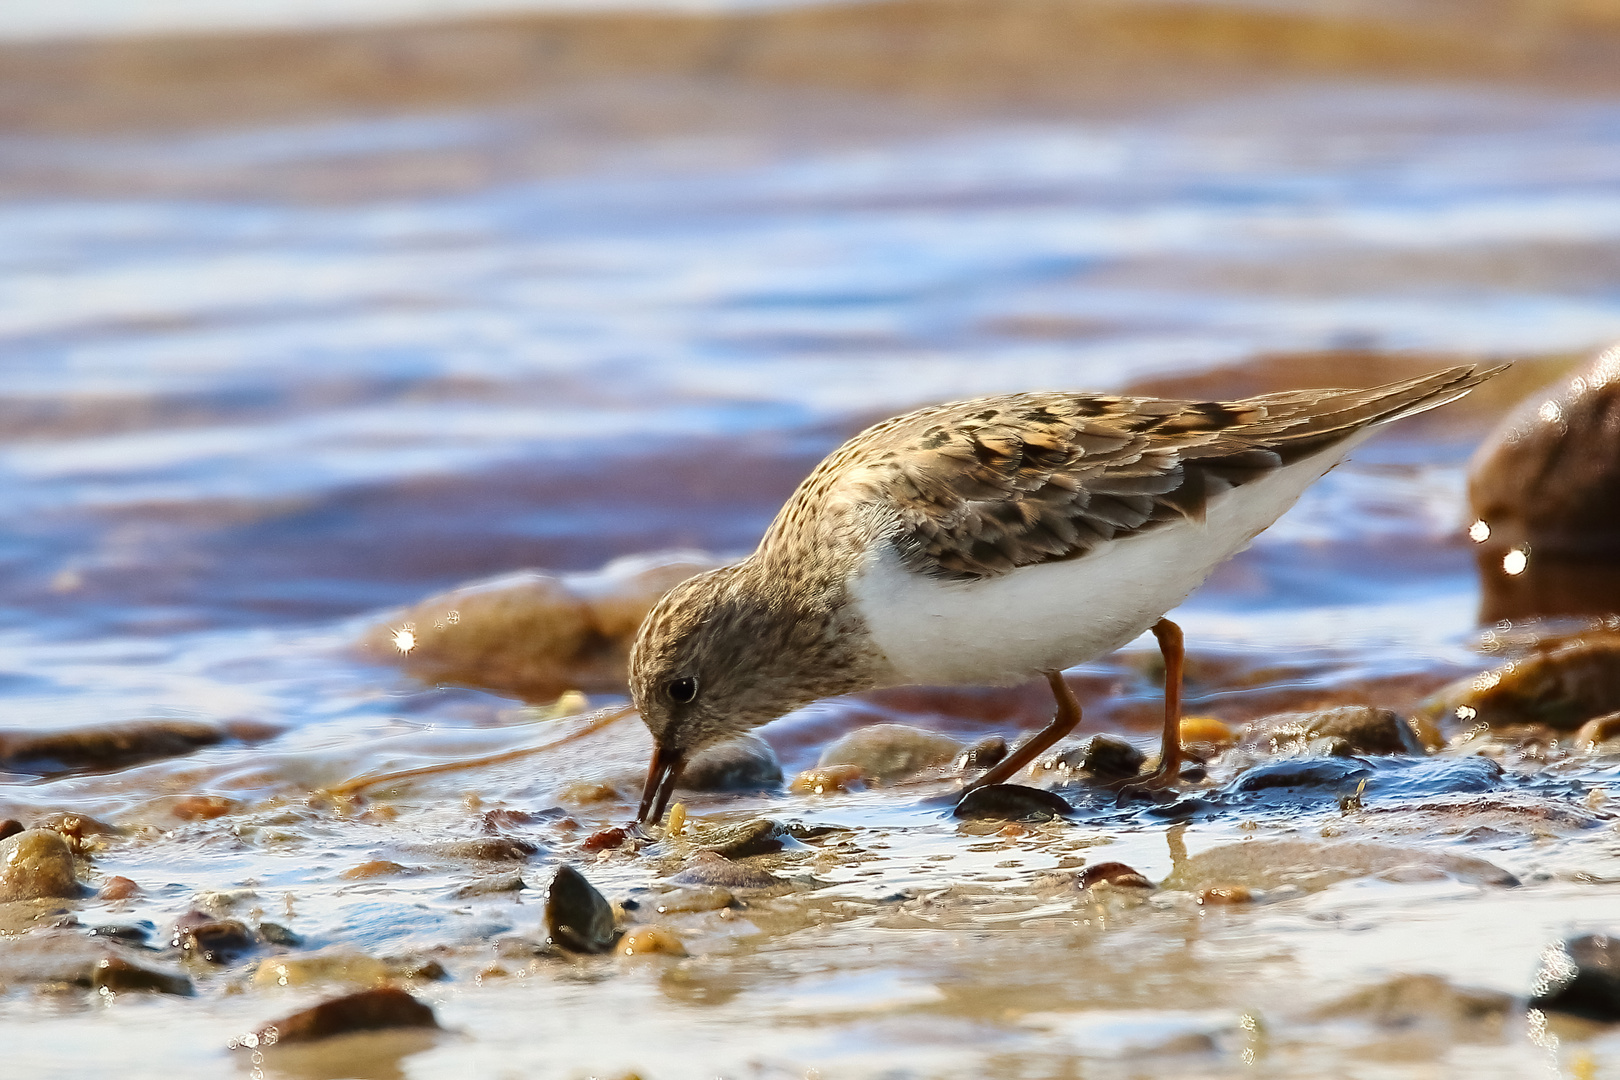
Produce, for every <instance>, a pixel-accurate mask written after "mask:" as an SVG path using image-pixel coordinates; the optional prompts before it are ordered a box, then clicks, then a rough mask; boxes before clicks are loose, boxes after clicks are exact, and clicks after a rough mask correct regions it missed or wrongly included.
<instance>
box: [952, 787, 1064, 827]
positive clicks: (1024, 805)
mask: <svg viewBox="0 0 1620 1080" xmlns="http://www.w3.org/2000/svg"><path fill="white" fill-rule="evenodd" d="M953 813H954V814H955V815H956V816H957V817H959V818H965V819H969V820H986V819H989V820H995V821H1050V820H1052V819H1053V818H1058V817H1068V816H1069V815H1070V814H1072V813H1074V807H1072V806H1070V805H1069V804H1068V802H1067V801H1066V800H1065V799H1064V798H1063V796H1061V795H1058V794H1055V793H1054V792H1050V791H1042V790H1041V789H1040V788H1032V787H1024V786H1023V785H1022V784H991V785H990V786H989V787H982V788H975V789H974V790H973V791H970V792H968V794H967V796H966V797H965V798H963V799H962V801H961V802H959V803H957V804H956V809H955V810H954V811H953Z"/></svg>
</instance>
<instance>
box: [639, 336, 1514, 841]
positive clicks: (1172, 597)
mask: <svg viewBox="0 0 1620 1080" xmlns="http://www.w3.org/2000/svg"><path fill="white" fill-rule="evenodd" d="M1499 370H1501V369H1500V368H1490V369H1481V368H1477V367H1456V368H1449V369H1447V370H1445V371H1438V372H1434V373H1432V374H1429V375H1424V376H1422V377H1420V378H1415V379H1409V380H1407V381H1404V382H1397V383H1390V384H1388V385H1385V386H1378V387H1373V388H1371V389H1366V390H1304V391H1293V392H1287V393H1279V394H1266V395H1263V396H1261V397H1254V398H1248V399H1245V400H1242V401H1231V402H1213V401H1163V400H1158V399H1152V398H1131V397H1111V396H1105V395H1098V394H1087V393H1062V392H1059V393H1031V394H1008V395H1003V396H996V397H983V398H975V399H973V400H972V401H960V402H954V403H951V404H947V405H937V406H934V407H932V408H927V409H920V410H918V411H916V412H910V413H906V414H905V415H903V416H897V417H895V418H894V419H892V420H885V421H884V422H882V423H880V424H878V425H876V426H874V427H871V428H868V429H867V430H866V431H864V432H862V433H861V434H859V435H857V436H855V437H854V438H853V439H851V440H850V441H849V442H847V443H845V444H844V445H843V446H842V447H840V448H839V449H838V450H837V451H835V452H834V453H833V454H832V455H831V456H829V457H828V458H827V459H826V460H825V461H823V462H822V463H821V464H820V465H818V466H817V467H816V469H815V471H813V472H812V473H811V474H810V476H809V477H808V478H807V479H806V480H805V481H804V482H803V483H802V484H800V485H799V488H798V490H797V491H795V492H794V493H793V496H792V497H791V498H790V499H788V501H787V504H786V505H785V506H783V508H782V510H781V512H780V513H778V514H777V516H776V520H775V521H774V522H772V524H771V527H770V529H769V530H768V531H767V532H766V534H765V538H764V539H763V540H762V541H761V542H760V545H759V548H758V549H757V550H756V551H754V553H753V554H751V555H749V556H748V557H747V558H745V559H743V560H742V561H741V562H737V563H734V564H732V565H730V566H725V567H721V568H720V569H718V570H712V571H709V572H708V573H704V574H699V575H698V576H697V577H694V578H692V579H690V580H688V581H686V582H683V583H682V584H680V585H678V586H676V587H675V588H674V589H672V590H671V591H670V592H669V593H668V594H667V595H666V596H664V598H663V599H662V600H660V601H659V602H658V604H657V605H656V606H655V607H654V608H653V609H652V611H651V612H649V613H648V615H647V618H646V620H645V621H644V622H643V623H642V625H641V629H640V631H639V632H638V634H637V637H636V643H635V647H634V649H633V651H632V652H631V657H630V686H631V693H632V695H633V697H634V700H635V705H636V708H637V709H638V710H639V712H640V713H641V717H642V719H643V720H644V721H645V722H646V724H647V727H648V728H649V729H650V730H651V732H652V736H653V744H654V750H653V756H652V764H651V767H650V768H649V769H648V771H647V786H646V789H645V792H644V794H643V796H642V800H641V807H640V811H639V814H638V816H637V821H638V822H645V821H649V820H650V821H658V820H659V819H660V818H662V817H663V814H664V808H665V806H666V805H667V804H668V802H669V799H670V795H671V794H672V792H673V791H674V788H675V783H676V781H677V780H678V779H679V777H680V773H681V768H682V766H683V764H684V763H685V761H686V760H687V759H688V758H689V757H690V756H691V755H692V753H694V752H695V751H697V750H701V749H702V748H703V747H705V746H707V745H709V744H710V743H713V742H716V741H718V740H721V739H725V738H729V737H731V736H734V735H737V734H740V733H741V732H743V731H746V730H748V729H749V728H753V727H757V726H758V725H760V724H764V723H767V722H768V721H771V720H774V719H776V718H777V717H779V716H781V715H783V714H784V713H787V712H789V711H791V710H793V709H796V708H798V707H799V706H801V705H805V704H808V703H809V702H811V701H815V700H817V699H818V698H823V697H830V696H833V695H837V694H848V693H854V692H856V691H860V690H869V689H873V688H875V687H883V686H899V685H915V684H925V685H927V684H933V685H938V684H964V683H965V684H979V685H1006V684H1011V683H1016V682H1021V681H1024V680H1026V679H1032V678H1035V677H1038V676H1044V677H1045V678H1046V680H1047V682H1048V683H1049V684H1050V685H1051V688H1052V693H1053V696H1054V697H1055V698H1056V700H1057V714H1056V716H1055V717H1054V719H1053V720H1052V722H1051V723H1050V724H1049V725H1048V726H1047V727H1045V728H1043V729H1042V730H1041V731H1039V732H1037V733H1036V734H1034V735H1033V736H1031V737H1030V738H1029V739H1028V740H1026V741H1025V742H1024V743H1023V744H1022V745H1020V746H1019V747H1018V748H1017V749H1016V750H1014V751H1013V752H1012V753H1010V754H1009V755H1008V756H1007V757H1006V758H1005V759H1004V760H1003V761H1001V762H1000V763H999V764H997V765H996V766H995V767H993V768H991V769H990V770H989V771H987V772H986V773H984V774H983V775H982V776H980V777H978V778H977V779H976V780H974V781H973V783H972V784H970V785H968V787H967V788H966V789H964V794H965V793H966V791H970V790H973V789H974V788H978V787H983V786H985V785H988V784H997V783H1002V782H1004V781H1006V780H1007V779H1008V778H1010V777H1012V776H1014V775H1016V774H1017V773H1018V771H1019V770H1021V769H1023V768H1024V767H1025V766H1026V765H1028V764H1029V763H1030V762H1032V761H1034V760H1035V758H1036V757H1037V756H1038V755H1039V754H1040V753H1041V752H1043V751H1044V750H1046V749H1047V748H1048V747H1050V746H1051V745H1052V744H1053V743H1055V742H1057V741H1058V740H1059V739H1061V738H1062V737H1063V736H1064V735H1066V734H1068V733H1069V732H1070V731H1072V730H1073V729H1074V727H1075V725H1076V724H1077V723H1079V721H1080V706H1079V704H1078V703H1077V702H1076V701H1075V699H1074V695H1073V693H1072V692H1071V691H1070V689H1069V688H1068V685H1067V684H1066V683H1065V682H1064V681H1063V678H1062V676H1061V674H1060V673H1061V672H1062V671H1063V670H1064V669H1065V668H1068V667H1072V666H1074V665H1075V664H1080V663H1084V662H1085V661H1087V660H1091V659H1094V658H1096V657H1098V656H1101V655H1103V654H1105V653H1108V652H1111V651H1113V650H1114V649H1117V648H1119V647H1120V646H1122V645H1124V644H1126V643H1127V642H1129V641H1132V640H1134V639H1135V638H1137V637H1138V636H1140V635H1141V634H1142V633H1143V632H1144V631H1148V630H1151V631H1152V632H1153V634H1154V636H1155V637H1156V638H1157V640H1158V644H1159V648H1160V650H1161V652H1162V653H1163V655H1164V666H1165V689H1164V702H1165V710H1164V713H1165V715H1164V734H1163V748H1162V752H1161V754H1160V758H1159V766H1158V770H1157V771H1156V772H1155V773H1154V774H1153V775H1152V776H1151V777H1148V778H1146V780H1145V781H1143V783H1145V784H1146V785H1150V786H1155V785H1166V784H1171V783H1174V782H1175V780H1176V779H1177V777H1178V775H1179V771H1180V764H1181V738H1180V725H1181V709H1180V696H1181V666H1182V635H1181V630H1180V628H1179V627H1177V626H1176V624H1175V623H1173V622H1171V621H1170V620H1168V619H1166V618H1164V617H1163V616H1164V614H1165V613H1166V612H1167V611H1170V610H1171V609H1172V608H1174V607H1176V606H1177V605H1178V604H1180V603H1181V602H1182V601H1183V600H1185V599H1186V598H1187V595H1188V594H1189V593H1191V592H1192V591H1193V589H1195V588H1197V586H1198V585H1199V584H1200V583H1201V582H1202V581H1203V580H1204V578H1205V577H1207V576H1208V575H1209V573H1210V571H1212V570H1213V569H1214V568H1215V567H1216V566H1217V565H1218V564H1219V563H1221V562H1222V561H1223V560H1225V559H1226V558H1228V557H1229V556H1231V555H1233V554H1234V553H1236V552H1238V551H1240V550H1242V549H1243V548H1244V547H1246V546H1247V545H1248V544H1249V542H1250V541H1251V540H1253V539H1254V537H1255V536H1256V535H1257V534H1258V533H1259V532H1260V531H1261V530H1263V529H1264V528H1266V526H1268V525H1270V524H1271V523H1272V522H1273V521H1275V520H1276V519H1277V518H1278V517H1279V516H1281V515H1282V513H1283V511H1285V510H1287V509H1288V507H1289V506H1291V505H1293V503H1294V501H1295V500H1296V499H1297V498H1298V497H1299V495H1300V493H1301V492H1303V491H1304V490H1305V489H1306V488H1307V487H1308V486H1310V484H1311V483H1312V482H1313V481H1314V480H1316V479H1317V478H1318V477H1320V476H1321V475H1322V474H1323V473H1325V472H1327V471H1328V470H1329V469H1331V468H1332V467H1333V466H1334V465H1337V464H1338V463H1339V462H1340V461H1341V460H1342V459H1343V458H1344V456H1345V455H1346V454H1348V453H1349V452H1350V450H1351V449H1352V448H1353V447H1354V446H1356V445H1357V444H1358V443H1360V442H1361V441H1362V440H1364V439H1366V438H1367V437H1368V436H1369V435H1371V434H1372V432H1373V431H1374V430H1375V429H1377V428H1378V427H1379V426H1381V425H1383V424H1386V423H1388V422H1390V421H1392V420H1396V419H1399V418H1400V417H1403V416H1410V415H1412V414H1414V413H1418V412H1422V411H1424V410H1426V409H1432V408H1435V407H1437V406H1440V405H1444V404H1446V403H1447V402H1449V401H1452V400H1455V399H1456V398H1458V397H1461V396H1462V395H1463V394H1465V393H1467V392H1468V391H1469V389H1471V388H1472V387H1474V386H1475V385H1477V384H1478V383H1480V382H1482V381H1484V380H1485V379H1487V378H1489V377H1491V376H1492V375H1494V374H1496V372H1497V371H1499Z"/></svg>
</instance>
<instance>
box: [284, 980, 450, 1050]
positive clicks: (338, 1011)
mask: <svg viewBox="0 0 1620 1080" xmlns="http://www.w3.org/2000/svg"><path fill="white" fill-rule="evenodd" d="M438 1026H439V1022H438V1021H437V1020H436V1019H435V1018H434V1016H433V1009H432V1008H431V1007H430V1006H428V1005H425V1004H423V1003H422V1002H420V1001H418V1000H416V998H414V997H412V996H411V995H410V994H409V993H407V992H406V991H404V990H401V989H400V988H399V987H397V986H379V987H376V988H374V989H371V990H361V991H360V992H358V993H354V994H345V995H344V996H343V997H339V998H333V999H331V1000H330V1001H323V1002H321V1003H320V1004H319V1005H316V1006H313V1007H312V1008H308V1009H304V1010H302V1011H300V1012H295V1013H293V1014H292V1015H291V1016H288V1017H285V1018H283V1019H281V1020H277V1021H276V1022H275V1023H273V1024H268V1025H266V1026H265V1027H264V1028H263V1030H261V1031H260V1032H259V1033H258V1043H259V1044H260V1045H273V1044H275V1043H298V1042H314V1041H315V1040H317V1039H326V1038H330V1037H331V1036H333V1035H346V1034H348V1033H350V1032H355V1031H379V1030H382V1029H385V1028H436V1027H438Z"/></svg>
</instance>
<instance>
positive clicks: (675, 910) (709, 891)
mask: <svg viewBox="0 0 1620 1080" xmlns="http://www.w3.org/2000/svg"><path fill="white" fill-rule="evenodd" d="M736 902H737V898H736V897H735V896H733V895H732V894H731V890H730V889H723V888H721V887H719V886H718V885H698V886H694V887H691V888H686V889H676V890H674V891H673V892H667V893H664V894H663V895H662V896H660V897H658V898H657V899H656V900H654V901H653V902H652V907H653V910H654V911H656V912H658V914H660V915H685V914H689V913H692V912H698V911H719V910H720V909H721V908H728V907H731V906H732V905H734V904H735V903H736Z"/></svg>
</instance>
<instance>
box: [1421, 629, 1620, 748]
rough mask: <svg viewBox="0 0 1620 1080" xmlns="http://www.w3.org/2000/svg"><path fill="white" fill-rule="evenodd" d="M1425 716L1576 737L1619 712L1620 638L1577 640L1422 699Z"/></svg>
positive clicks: (1462, 723)
mask: <svg viewBox="0 0 1620 1080" xmlns="http://www.w3.org/2000/svg"><path fill="white" fill-rule="evenodd" d="M1419 708H1420V710H1421V712H1422V714H1423V715H1425V716H1427V717H1429V718H1430V719H1433V720H1434V721H1436V722H1437V723H1441V724H1450V725H1451V726H1453V727H1458V726H1461V727H1465V728H1466V727H1472V726H1474V725H1475V724H1488V725H1490V726H1491V727H1508V726H1512V725H1516V724H1546V725H1547V726H1548V727H1551V728H1553V729H1555V730H1557V731H1575V730H1577V729H1578V728H1579V727H1580V726H1581V725H1582V724H1584V723H1586V722H1587V721H1588V720H1591V719H1593V718H1595V717H1599V716H1606V715H1608V714H1609V713H1612V712H1616V711H1620V634H1616V633H1597V632H1593V633H1588V634H1579V635H1576V636H1574V637H1571V638H1565V639H1562V640H1559V641H1555V642H1549V643H1546V644H1545V645H1543V646H1542V647H1540V648H1538V649H1537V650H1536V651H1534V652H1532V653H1530V654H1529V655H1528V656H1523V657H1520V658H1519V659H1517V660H1512V661H1509V662H1508V663H1506V664H1503V665H1501V666H1500V667H1496V668H1492V669H1491V670H1490V671H1484V672H1481V673H1480V674H1478V675H1472V676H1469V677H1468V678H1465V679H1459V680H1457V681H1456V682H1454V683H1452V684H1450V685H1449V686H1445V687H1442V688H1441V689H1440V690H1438V691H1436V692H1435V693H1434V694H1432V695H1431V696H1429V697H1428V698H1426V699H1424V701H1423V704H1422V705H1421V706H1419Z"/></svg>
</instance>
